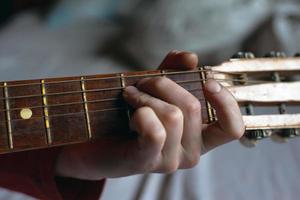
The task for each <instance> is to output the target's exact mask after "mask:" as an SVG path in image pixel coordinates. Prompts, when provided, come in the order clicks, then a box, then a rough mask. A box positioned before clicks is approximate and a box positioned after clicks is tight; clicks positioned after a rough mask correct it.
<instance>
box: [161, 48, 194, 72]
mask: <svg viewBox="0 0 300 200" xmlns="http://www.w3.org/2000/svg"><path fill="white" fill-rule="evenodd" d="M197 66H198V56H197V54H195V53H191V52H186V51H171V52H170V53H169V54H168V55H167V56H166V57H165V59H164V60H163V61H162V63H161V64H160V66H159V69H181V70H189V69H194V68H196V67H197Z"/></svg>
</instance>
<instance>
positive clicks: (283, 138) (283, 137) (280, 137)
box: [271, 128, 300, 143]
mask: <svg viewBox="0 0 300 200" xmlns="http://www.w3.org/2000/svg"><path fill="white" fill-rule="evenodd" d="M299 135H300V131H299V129H295V128H291V129H278V130H274V131H273V134H272V137H271V138H272V140H274V141H275V142H279V143H283V142H287V141H288V139H289V138H293V137H296V136H299Z"/></svg>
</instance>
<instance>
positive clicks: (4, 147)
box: [0, 83, 9, 152]
mask: <svg viewBox="0 0 300 200" xmlns="http://www.w3.org/2000/svg"><path fill="white" fill-rule="evenodd" d="M1 85H4V83H2V84H1ZM3 88H4V87H3ZM3 88H0V98H4V89H3ZM0 109H1V110H3V111H0V152H6V151H8V150H9V140H8V128H7V122H6V120H7V119H6V111H5V110H6V105H5V99H2V100H0Z"/></svg>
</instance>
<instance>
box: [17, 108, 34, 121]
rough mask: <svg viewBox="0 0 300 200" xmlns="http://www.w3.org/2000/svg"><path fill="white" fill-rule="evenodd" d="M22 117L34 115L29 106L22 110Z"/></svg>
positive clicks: (27, 117) (26, 117)
mask: <svg viewBox="0 0 300 200" xmlns="http://www.w3.org/2000/svg"><path fill="white" fill-rule="evenodd" d="M20 115H21V117H22V119H30V118H31V116H32V111H31V110H30V109H29V108H23V109H22V110H21V112H20Z"/></svg>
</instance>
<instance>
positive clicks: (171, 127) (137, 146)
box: [56, 51, 244, 180]
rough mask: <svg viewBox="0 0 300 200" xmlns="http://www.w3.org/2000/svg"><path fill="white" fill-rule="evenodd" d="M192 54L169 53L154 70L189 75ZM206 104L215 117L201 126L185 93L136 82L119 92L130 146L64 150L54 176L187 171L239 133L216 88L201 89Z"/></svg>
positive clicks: (235, 114) (166, 82)
mask: <svg viewBox="0 0 300 200" xmlns="http://www.w3.org/2000/svg"><path fill="white" fill-rule="evenodd" d="M197 65H198V58H197V56H196V55H195V54H193V53H187V52H178V51H173V52H171V53H169V54H168V55H167V57H166V58H165V59H164V61H163V62H162V64H161V66H160V69H166V68H176V69H180V68H181V69H193V68H195V67H196V66H197ZM204 89H205V96H206V99H207V100H208V101H209V102H210V103H211V105H212V106H213V107H214V108H215V109H216V111H217V117H218V119H219V120H218V121H217V122H215V123H213V124H210V125H208V124H202V123H201V121H202V120H201V106H200V103H199V101H198V100H197V99H196V98H195V97H194V96H193V95H192V94H190V93H189V92H187V91H186V90H184V89H183V88H182V87H180V86H179V85H177V84H176V83H175V82H173V81H171V80H170V79H168V78H165V77H159V78H150V79H148V78H147V79H143V80H141V81H140V82H139V83H138V84H137V86H136V87H133V86H129V87H127V88H126V89H125V91H124V98H125V100H126V101H127V102H128V103H129V104H130V105H132V106H133V107H134V108H135V112H134V113H133V115H132V118H131V124H130V125H131V128H132V129H133V130H135V131H136V132H137V133H138V137H137V139H136V140H126V141H124V140H119V141H115V140H114V141H110V140H99V141H97V142H94V143H86V144H79V145H73V146H67V147H64V149H63V150H62V152H61V153H60V155H59V157H58V160H57V167H56V171H57V175H60V176H67V177H73V178H80V179H89V180H99V179H101V178H107V177H121V176H128V175H133V174H140V173H150V172H159V173H171V172H174V171H175V170H177V169H183V168H191V167H193V166H194V165H196V164H197V163H198V161H199V158H200V155H201V154H203V153H205V152H207V151H209V150H211V149H213V148H215V147H217V146H219V145H221V144H224V143H227V142H229V141H231V140H233V139H238V138H240V137H241V136H242V135H243V133H244V124H243V121H242V117H241V113H240V110H239V107H238V105H237V103H236V101H235V99H234V98H233V96H232V95H231V94H230V93H229V92H228V91H227V90H226V89H225V88H223V87H221V86H220V85H219V84H218V83H217V82H215V81H213V80H209V81H207V83H206V84H205V87H204Z"/></svg>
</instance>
